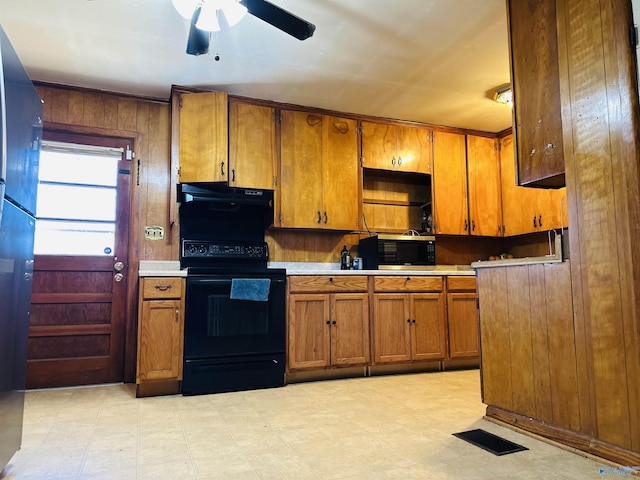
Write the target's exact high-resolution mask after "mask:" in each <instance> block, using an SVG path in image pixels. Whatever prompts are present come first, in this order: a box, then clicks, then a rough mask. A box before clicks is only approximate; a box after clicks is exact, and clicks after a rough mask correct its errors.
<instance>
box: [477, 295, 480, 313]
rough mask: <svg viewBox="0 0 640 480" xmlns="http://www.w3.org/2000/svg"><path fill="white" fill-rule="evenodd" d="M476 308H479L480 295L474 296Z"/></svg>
mask: <svg viewBox="0 0 640 480" xmlns="http://www.w3.org/2000/svg"><path fill="white" fill-rule="evenodd" d="M476 310H480V297H476Z"/></svg>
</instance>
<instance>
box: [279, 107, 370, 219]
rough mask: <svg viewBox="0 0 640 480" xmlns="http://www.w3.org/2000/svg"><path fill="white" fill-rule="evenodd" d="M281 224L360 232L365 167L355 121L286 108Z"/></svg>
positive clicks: (284, 114) (282, 164)
mask: <svg viewBox="0 0 640 480" xmlns="http://www.w3.org/2000/svg"><path fill="white" fill-rule="evenodd" d="M280 118H281V158H280V172H281V174H280V178H281V180H282V181H281V182H280V185H279V193H280V201H279V207H280V208H279V214H278V215H277V220H276V225H277V226H279V227H290V228H323V229H333V230H355V229H357V228H358V226H359V217H360V199H361V195H360V189H359V186H360V182H359V179H360V168H359V165H358V137H357V132H356V122H355V120H350V119H345V118H338V117H331V116H327V115H319V114H316V113H307V112H295V111H288V110H283V111H282V112H281V114H280Z"/></svg>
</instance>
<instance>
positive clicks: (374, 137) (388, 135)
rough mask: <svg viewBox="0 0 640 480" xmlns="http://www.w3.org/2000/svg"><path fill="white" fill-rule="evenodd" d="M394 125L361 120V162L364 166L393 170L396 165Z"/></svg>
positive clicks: (395, 132) (396, 134) (395, 129)
mask: <svg viewBox="0 0 640 480" xmlns="http://www.w3.org/2000/svg"><path fill="white" fill-rule="evenodd" d="M397 137H398V129H397V127H396V126H395V125H389V124H385V123H373V122H362V162H363V167H365V168H378V169H383V170H393V169H395V168H396V166H397Z"/></svg>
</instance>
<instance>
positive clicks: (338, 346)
mask: <svg viewBox="0 0 640 480" xmlns="http://www.w3.org/2000/svg"><path fill="white" fill-rule="evenodd" d="M368 363H369V297H368V295H367V294H366V293H342V294H334V295H332V296H331V365H333V366H339V365H366V364H368Z"/></svg>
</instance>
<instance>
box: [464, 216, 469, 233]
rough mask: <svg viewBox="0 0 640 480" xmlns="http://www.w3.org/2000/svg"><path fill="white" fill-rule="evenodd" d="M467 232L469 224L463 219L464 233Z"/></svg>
mask: <svg viewBox="0 0 640 480" xmlns="http://www.w3.org/2000/svg"><path fill="white" fill-rule="evenodd" d="M467 230H469V223H468V221H467V219H466V218H465V219H464V231H465V232H466V231H467Z"/></svg>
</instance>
